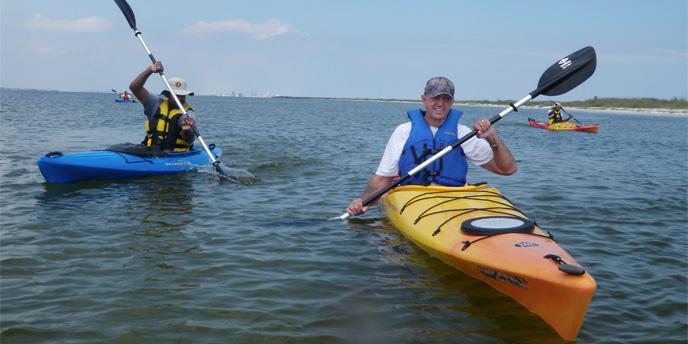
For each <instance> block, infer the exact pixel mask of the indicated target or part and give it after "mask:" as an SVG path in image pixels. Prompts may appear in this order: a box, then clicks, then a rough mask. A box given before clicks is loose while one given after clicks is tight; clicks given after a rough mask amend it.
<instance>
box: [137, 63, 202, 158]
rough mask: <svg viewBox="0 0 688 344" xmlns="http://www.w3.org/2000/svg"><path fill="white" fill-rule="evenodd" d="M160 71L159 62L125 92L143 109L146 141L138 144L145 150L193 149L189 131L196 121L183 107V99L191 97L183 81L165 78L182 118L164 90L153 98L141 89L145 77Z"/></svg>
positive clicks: (191, 131)
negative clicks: (175, 96)
mask: <svg viewBox="0 0 688 344" xmlns="http://www.w3.org/2000/svg"><path fill="white" fill-rule="evenodd" d="M163 69H164V68H163V66H162V63H160V61H158V62H156V63H155V64H152V65H150V66H148V67H146V69H145V70H144V71H143V72H141V74H139V75H138V76H137V77H136V78H135V79H134V80H132V82H131V84H129V89H130V90H131V92H132V93H134V96H136V98H137V99H138V100H139V101H140V102H141V104H142V105H143V109H144V110H143V113H144V114H145V115H146V119H147V120H146V123H145V126H146V137H145V138H144V140H143V142H141V144H143V145H146V146H159V147H160V148H162V149H163V150H169V151H174V152H185V151H188V150H190V149H191V147H193V142H194V140H195V139H196V137H195V136H194V133H193V128H192V127H194V126H196V120H195V118H194V117H193V114H192V111H193V109H192V108H191V105H189V104H187V103H186V96H193V95H194V93H193V92H191V91H189V90H188V89H187V85H186V81H184V79H182V78H169V79H168V80H167V81H168V82H169V83H170V86H172V90H173V91H174V94H176V95H177V98H179V102H180V103H182V106H184V109H185V110H186V111H187V113H188V116H185V115H184V114H183V113H182V111H181V110H180V109H179V108H178V107H177V103H176V102H175V101H174V99H173V98H172V97H171V96H170V92H169V91H168V90H164V91H162V92H161V93H160V95H159V96H158V95H153V94H151V93H150V92H148V90H146V88H145V87H143V85H144V84H145V83H146V80H148V77H149V76H150V75H151V74H153V73H157V72H159V71H162V70H163Z"/></svg>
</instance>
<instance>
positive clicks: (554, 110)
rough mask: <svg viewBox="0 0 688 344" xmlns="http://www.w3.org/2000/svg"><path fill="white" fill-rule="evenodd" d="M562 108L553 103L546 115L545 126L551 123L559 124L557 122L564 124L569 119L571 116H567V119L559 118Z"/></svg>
mask: <svg viewBox="0 0 688 344" xmlns="http://www.w3.org/2000/svg"><path fill="white" fill-rule="evenodd" d="M562 109H563V107H562V106H561V104H559V103H554V106H552V107H551V108H550V110H549V112H548V113H547V124H550V125H551V124H553V123H559V122H566V121H568V120H570V119H571V115H569V118H567V119H563V118H562V117H561V110H562Z"/></svg>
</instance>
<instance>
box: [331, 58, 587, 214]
mask: <svg viewBox="0 0 688 344" xmlns="http://www.w3.org/2000/svg"><path fill="white" fill-rule="evenodd" d="M596 61H597V57H596V55H595V49H594V48H593V47H590V46H588V47H585V48H583V49H580V50H578V51H576V52H574V53H572V54H570V55H568V56H566V57H564V58H562V59H560V60H559V61H557V62H556V63H555V64H553V65H552V66H550V67H549V68H548V69H547V70H546V71H545V72H544V73H543V74H542V76H541V77H540V80H539V81H538V87H537V88H536V89H535V90H534V91H532V92H530V93H529V94H528V95H527V96H525V97H523V98H522V99H521V100H519V101H518V102H516V103H515V104H514V103H512V104H509V107H508V108H506V109H504V111H502V112H500V113H499V114H497V115H496V116H494V117H492V118H491V119H490V124H494V123H496V122H497V121H499V120H500V119H502V118H503V117H504V116H506V115H507V114H509V113H510V112H511V111H518V108H519V107H520V106H521V105H523V104H524V103H526V102H527V101H529V100H531V99H533V98H535V97H537V96H539V95H541V94H545V95H548V96H557V95H561V94H564V93H566V92H568V91H570V90H572V89H574V88H575V87H576V86H578V85H580V84H581V83H582V82H583V81H585V80H587V79H588V78H589V77H590V76H591V75H592V74H593V73H594V72H595V67H596V65H597V62H596ZM476 134H477V131H476V130H475V129H473V130H472V131H471V132H470V133H468V134H467V135H464V136H463V137H462V138H460V139H458V140H457V141H456V142H454V143H452V144H451V145H450V146H448V147H446V148H444V149H442V150H441V151H440V152H438V153H437V154H435V155H433V156H432V157H430V158H429V159H428V160H426V161H424V162H423V163H421V164H420V165H418V166H416V167H415V168H414V169H412V170H411V171H409V172H408V173H407V174H406V175H404V176H403V177H401V178H399V179H398V180H397V181H396V182H394V183H392V184H389V185H387V186H385V187H384V188H382V189H380V190H378V191H377V192H375V193H374V194H373V195H371V196H370V197H368V198H367V199H366V200H365V201H363V206H364V207H365V206H368V205H370V204H371V203H372V202H374V201H375V200H376V199H377V198H378V197H380V196H382V195H383V194H384V193H386V192H387V191H389V190H391V189H392V188H394V187H396V186H398V185H400V184H401V183H403V182H405V181H406V180H407V179H409V178H410V177H411V176H413V175H414V174H416V173H418V172H419V171H421V170H422V169H424V168H426V167H427V166H428V165H430V164H431V163H433V162H434V161H435V160H437V159H440V158H442V157H443V156H444V155H446V154H447V153H449V152H450V151H451V150H453V149H454V148H456V147H459V146H460V145H461V144H463V143H464V142H466V141H467V140H469V139H470V138H472V137H473V136H475V135H476ZM349 216H351V214H349V213H348V212H346V213H344V214H342V215H341V216H339V218H340V219H342V220H345V219H347V218H348V217H349Z"/></svg>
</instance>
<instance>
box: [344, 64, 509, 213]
mask: <svg viewBox="0 0 688 344" xmlns="http://www.w3.org/2000/svg"><path fill="white" fill-rule="evenodd" d="M421 101H422V103H423V107H424V108H425V109H424V110H422V109H419V110H413V111H409V112H408V117H409V119H410V122H406V123H403V124H401V125H399V126H397V127H396V129H395V130H394V132H393V133H392V136H391V137H390V138H389V141H388V142H387V147H386V148H385V152H384V153H383V155H382V159H381V161H380V164H379V166H378V168H377V171H376V172H375V174H373V176H372V177H371V178H370V180H368V187H367V188H366V190H365V191H364V192H363V194H362V195H361V196H360V197H358V198H356V199H354V200H353V201H351V203H350V204H349V206H348V207H347V209H346V211H347V212H348V213H350V214H352V215H360V214H362V213H364V212H365V211H367V210H368V208H369V207H370V205H368V206H366V207H364V206H363V200H364V199H366V198H368V197H370V196H371V195H373V194H374V193H376V192H377V191H379V190H382V189H383V188H384V187H385V186H387V185H389V184H391V183H393V182H394V179H395V178H397V177H399V176H405V175H406V174H408V172H409V171H410V170H411V169H413V168H415V167H416V166H418V165H420V164H421V163H422V162H424V161H425V160H427V159H429V158H430V157H431V156H433V155H434V154H436V153H437V152H439V151H440V150H442V149H443V148H445V147H446V146H449V145H451V144H452V143H454V142H456V140H458V139H459V138H461V137H463V136H465V135H466V134H468V133H470V132H471V129H470V128H469V127H467V126H465V125H462V124H459V119H460V118H461V115H462V112H461V111H459V110H456V109H453V108H452V105H453V104H454V84H453V83H452V82H451V80H449V79H447V78H445V77H434V78H431V79H430V80H428V81H427V83H426V85H425V91H424V92H423V94H422V95H421ZM473 128H474V129H475V130H476V131H477V137H476V136H474V137H472V138H471V139H469V140H467V141H466V142H464V143H463V144H462V145H461V146H460V148H458V149H453V150H452V151H450V152H449V153H447V154H446V155H445V156H443V157H442V158H441V159H438V160H437V161H435V162H433V163H432V164H430V165H429V166H427V167H426V168H425V169H424V170H423V171H421V172H418V173H416V174H415V175H414V176H412V177H411V178H409V179H408V180H407V182H405V183H404V184H413V185H446V186H464V185H466V173H467V170H468V162H471V163H473V164H475V165H478V166H481V167H482V168H484V169H486V170H488V171H490V172H493V173H496V174H500V175H511V174H514V173H516V169H517V168H516V161H515V160H514V157H513V156H512V155H511V152H510V151H509V148H507V146H506V145H505V144H504V142H502V141H501V140H500V138H499V137H498V136H497V132H496V131H495V129H494V128H493V127H492V126H491V125H490V121H489V120H488V119H486V118H482V119H479V120H477V121H476V122H475V123H474V124H473Z"/></svg>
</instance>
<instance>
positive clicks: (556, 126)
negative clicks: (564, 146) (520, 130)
mask: <svg viewBox="0 0 688 344" xmlns="http://www.w3.org/2000/svg"><path fill="white" fill-rule="evenodd" d="M528 124H529V125H530V126H531V127H533V128H541V129H547V130H552V131H585V132H589V133H596V132H597V129H599V127H600V125H599V124H587V125H580V124H576V123H572V122H558V123H553V124H547V123H543V122H538V121H536V120H534V119H532V118H529V119H528Z"/></svg>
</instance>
